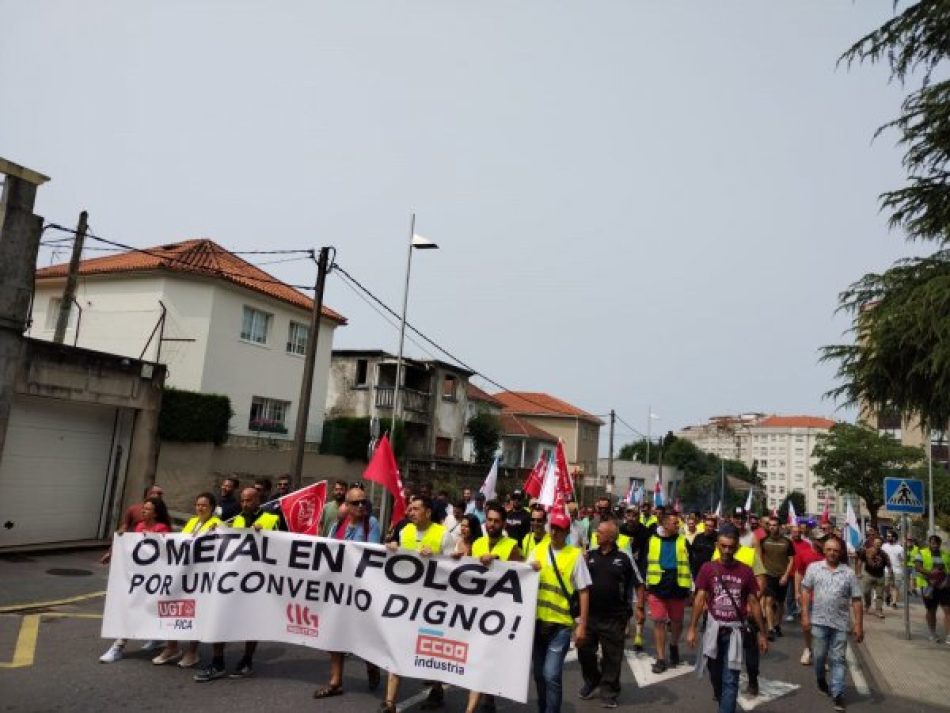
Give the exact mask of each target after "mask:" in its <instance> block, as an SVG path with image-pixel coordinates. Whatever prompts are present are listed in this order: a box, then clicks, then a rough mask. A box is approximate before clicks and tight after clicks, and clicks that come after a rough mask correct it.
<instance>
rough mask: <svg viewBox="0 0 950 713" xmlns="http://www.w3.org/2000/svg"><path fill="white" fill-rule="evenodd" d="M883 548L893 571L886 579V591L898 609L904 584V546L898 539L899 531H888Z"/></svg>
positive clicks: (892, 606)
mask: <svg viewBox="0 0 950 713" xmlns="http://www.w3.org/2000/svg"><path fill="white" fill-rule="evenodd" d="M881 549H882V550H884V553H885V554H886V555H887V557H888V559H890V561H891V571H890V572H888V573H887V576H886V578H885V580H884V591H885V594H886V596H887V597H888V598H889V599H890V601H891V608H892V609H897V603H898V602H899V601H900V590H901V587H902V586H903V584H904V576H905V574H904V561H905V558H906V555H905V554H904V547H903V546H902V545H901V544H900V543H899V542H898V541H897V533H896V532H894V531H893V530H891V531H890V532H888V533H887V542H885V543H884V544H883V545H882V546H881Z"/></svg>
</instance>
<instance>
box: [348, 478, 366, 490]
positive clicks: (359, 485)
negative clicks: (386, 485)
mask: <svg viewBox="0 0 950 713" xmlns="http://www.w3.org/2000/svg"><path fill="white" fill-rule="evenodd" d="M350 487H351V488H359V489H360V490H366V487H365V486H364V485H363V481H362V480H357V481H354V482H352V483H350Z"/></svg>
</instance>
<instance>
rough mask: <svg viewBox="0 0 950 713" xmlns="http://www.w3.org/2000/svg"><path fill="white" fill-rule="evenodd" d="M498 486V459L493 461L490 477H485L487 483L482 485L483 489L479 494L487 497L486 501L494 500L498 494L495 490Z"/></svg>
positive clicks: (489, 472) (480, 489)
mask: <svg viewBox="0 0 950 713" xmlns="http://www.w3.org/2000/svg"><path fill="white" fill-rule="evenodd" d="M497 486H498V459H497V458H495V460H493V461H492V464H491V470H489V471H488V475H487V476H486V477H485V482H484V483H482V487H481V488H479V492H480V493H482V494H483V495H484V496H485V499H486V500H494V499H495V497H496V495H497V493H496V492H495V488H496V487H497Z"/></svg>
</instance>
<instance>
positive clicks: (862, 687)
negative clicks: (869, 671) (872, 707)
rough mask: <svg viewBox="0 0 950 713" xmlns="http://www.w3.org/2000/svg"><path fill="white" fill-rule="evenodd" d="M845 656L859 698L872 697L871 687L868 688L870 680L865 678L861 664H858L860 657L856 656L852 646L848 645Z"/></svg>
mask: <svg viewBox="0 0 950 713" xmlns="http://www.w3.org/2000/svg"><path fill="white" fill-rule="evenodd" d="M844 656H845V659H846V660H847V662H848V671H850V672H851V680H852V681H854V690H855V691H857V692H858V695H859V696H870V695H871V687H870V686H868V680H867V679H866V678H865V677H864V672H863V671H862V670H861V664H859V663H858V657H857V656H855V655H854V650H853V649H852V648H851V644H848V648H846V649H845V652H844Z"/></svg>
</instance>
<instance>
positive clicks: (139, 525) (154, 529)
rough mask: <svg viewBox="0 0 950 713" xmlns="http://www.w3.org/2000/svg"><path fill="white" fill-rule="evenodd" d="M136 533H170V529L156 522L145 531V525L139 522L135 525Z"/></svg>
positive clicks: (162, 523)
mask: <svg viewBox="0 0 950 713" xmlns="http://www.w3.org/2000/svg"><path fill="white" fill-rule="evenodd" d="M135 531H136V532H171V531H172V530H171V528H170V527H169V526H168V525H166V524H165V523H164V522H156V523H154V524H153V525H152V526H151V527H150V528H149V529H147V530H146V529H145V523H144V522H139V523H137V524H136V525H135Z"/></svg>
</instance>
